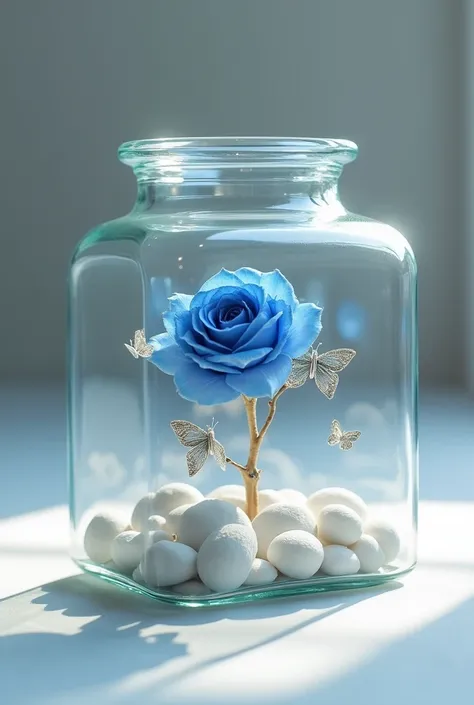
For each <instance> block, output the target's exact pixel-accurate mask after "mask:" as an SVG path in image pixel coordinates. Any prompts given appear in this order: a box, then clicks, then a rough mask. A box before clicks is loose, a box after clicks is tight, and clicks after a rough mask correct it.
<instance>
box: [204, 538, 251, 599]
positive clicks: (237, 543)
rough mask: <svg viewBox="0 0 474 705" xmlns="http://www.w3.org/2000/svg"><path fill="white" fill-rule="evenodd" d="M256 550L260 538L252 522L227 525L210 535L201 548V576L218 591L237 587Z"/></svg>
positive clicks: (245, 574)
mask: <svg viewBox="0 0 474 705" xmlns="http://www.w3.org/2000/svg"><path fill="white" fill-rule="evenodd" d="M256 553H257V537H256V536H255V532H254V530H253V529H252V527H251V526H250V524H249V525H243V524H228V525H227V526H224V527H223V528H221V529H218V530H217V531H214V532H213V533H212V534H210V535H209V536H208V537H207V538H206V540H205V541H204V542H203V544H202V546H201V548H200V549H199V553H198V558H197V569H198V574H199V577H200V578H201V580H202V582H203V583H204V584H205V585H207V587H208V588H210V589H211V590H214V591H215V592H228V591H230V590H236V589H237V588H238V587H240V586H241V585H242V584H243V583H244V581H245V580H246V578H247V577H248V574H249V573H250V569H251V567H252V563H253V559H254V558H255V554H256Z"/></svg>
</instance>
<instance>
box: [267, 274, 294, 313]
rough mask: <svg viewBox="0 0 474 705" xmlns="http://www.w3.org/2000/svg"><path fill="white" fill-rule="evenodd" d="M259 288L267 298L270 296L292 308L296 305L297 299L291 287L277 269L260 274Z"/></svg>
mask: <svg viewBox="0 0 474 705" xmlns="http://www.w3.org/2000/svg"><path fill="white" fill-rule="evenodd" d="M260 286H261V287H262V288H263V289H264V291H265V293H266V294H267V296H271V297H272V298H273V299H281V300H282V301H284V302H285V303H287V304H288V305H289V306H291V307H292V308H295V306H297V305H298V299H297V298H296V296H295V292H294V289H293V287H292V285H291V284H290V282H289V281H288V279H286V278H285V277H284V276H283V274H282V273H281V272H280V270H279V269H275V270H274V271H273V272H265V274H262V278H261V280H260Z"/></svg>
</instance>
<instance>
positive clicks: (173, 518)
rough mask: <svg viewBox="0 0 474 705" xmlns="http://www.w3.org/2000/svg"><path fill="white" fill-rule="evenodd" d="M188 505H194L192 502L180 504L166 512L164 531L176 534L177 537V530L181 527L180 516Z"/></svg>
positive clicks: (171, 534)
mask: <svg viewBox="0 0 474 705" xmlns="http://www.w3.org/2000/svg"><path fill="white" fill-rule="evenodd" d="M189 507H194V504H182V505H181V506H180V507H176V509H172V510H171V511H170V513H169V514H168V519H167V520H166V531H167V532H168V534H169V535H170V536H173V535H175V536H177V537H178V539H179V532H180V529H181V517H182V516H183V514H184V512H185V511H186V509H189Z"/></svg>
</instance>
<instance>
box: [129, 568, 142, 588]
mask: <svg viewBox="0 0 474 705" xmlns="http://www.w3.org/2000/svg"><path fill="white" fill-rule="evenodd" d="M132 579H133V580H134V581H135V582H136V583H140V585H142V584H143V583H144V582H145V581H144V580H143V575H142V572H141V570H140V566H137V567H136V568H135V570H134V571H133V573H132Z"/></svg>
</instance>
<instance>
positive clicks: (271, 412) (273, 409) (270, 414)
mask: <svg viewBox="0 0 474 705" xmlns="http://www.w3.org/2000/svg"><path fill="white" fill-rule="evenodd" d="M287 389H288V387H287V386H286V384H284V385H283V386H282V387H280V389H279V390H278V392H277V393H276V394H275V396H274V397H272V399H270V401H269V402H268V406H269V407H270V409H269V412H268V416H267V418H266V420H265V423H264V424H263V426H262V428H261V430H260V433H259V434H258V440H259V446H260V443H261V442H262V440H263V437H264V435H265V434H266V432H267V431H268V428H269V426H270V424H271V422H272V421H273V417H274V416H275V412H276V405H277V401H278V399H279V398H280V397H281V395H282V394H283V392H286V390H287Z"/></svg>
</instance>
